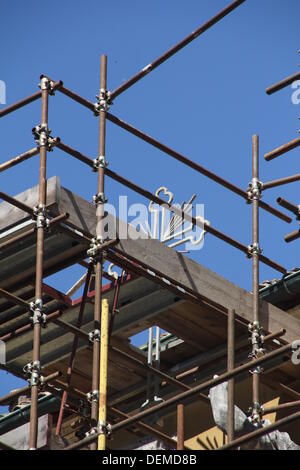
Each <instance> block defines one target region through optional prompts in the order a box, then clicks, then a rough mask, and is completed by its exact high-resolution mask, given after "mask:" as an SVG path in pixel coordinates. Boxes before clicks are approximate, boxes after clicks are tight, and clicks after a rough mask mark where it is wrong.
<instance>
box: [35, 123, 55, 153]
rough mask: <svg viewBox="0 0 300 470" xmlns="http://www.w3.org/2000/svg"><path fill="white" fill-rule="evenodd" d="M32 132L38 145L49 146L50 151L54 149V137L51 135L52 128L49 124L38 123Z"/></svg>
mask: <svg viewBox="0 0 300 470" xmlns="http://www.w3.org/2000/svg"><path fill="white" fill-rule="evenodd" d="M32 134H33V137H34V140H35V141H36V143H37V146H38V147H47V150H48V151H49V152H51V151H52V150H53V144H54V139H53V138H52V137H51V129H49V127H48V125H47V124H38V125H37V126H35V127H33V128H32Z"/></svg>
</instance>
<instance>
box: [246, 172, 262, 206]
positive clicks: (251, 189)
mask: <svg viewBox="0 0 300 470" xmlns="http://www.w3.org/2000/svg"><path fill="white" fill-rule="evenodd" d="M263 187H264V184H263V182H262V181H260V180H259V179H258V178H252V180H251V181H250V183H249V185H248V188H247V195H248V201H247V202H248V204H251V203H252V202H253V201H255V200H257V201H258V200H259V199H261V198H262V190H263Z"/></svg>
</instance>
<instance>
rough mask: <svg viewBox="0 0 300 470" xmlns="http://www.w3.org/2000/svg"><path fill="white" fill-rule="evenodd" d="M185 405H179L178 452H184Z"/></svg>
mask: <svg viewBox="0 0 300 470" xmlns="http://www.w3.org/2000/svg"><path fill="white" fill-rule="evenodd" d="M184 448H185V447H184V404H183V403H178V405H177V450H184Z"/></svg>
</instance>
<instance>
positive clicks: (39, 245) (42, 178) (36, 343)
mask: <svg viewBox="0 0 300 470" xmlns="http://www.w3.org/2000/svg"><path fill="white" fill-rule="evenodd" d="M41 93H42V113H41V126H45V127H46V128H48V100H49V89H48V87H47V86H46V84H45V79H43V78H42V79H41ZM46 165H47V139H45V140H44V141H43V142H40V169H39V188H38V206H39V208H40V209H41V208H45V207H46V202H47V201H46V199H47V186H46V184H47V183H46V178H47V175H46ZM44 238H45V233H44V226H43V224H40V225H39V224H37V242H36V277H35V302H36V305H37V304H39V303H41V302H42V286H43V263H44ZM40 341H41V324H40V319H38V320H36V321H34V325H33V355H32V356H33V358H32V360H33V364H36V365H37V368H39V369H40ZM38 393H39V385H38V384H32V385H31V407H30V433H29V449H32V450H36V448H37V437H38V435H37V433H38Z"/></svg>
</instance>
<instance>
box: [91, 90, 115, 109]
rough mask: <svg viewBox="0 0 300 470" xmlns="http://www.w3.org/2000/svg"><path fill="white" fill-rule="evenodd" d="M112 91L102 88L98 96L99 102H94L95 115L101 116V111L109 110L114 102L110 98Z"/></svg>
mask: <svg viewBox="0 0 300 470" xmlns="http://www.w3.org/2000/svg"><path fill="white" fill-rule="evenodd" d="M110 94H111V93H110V91H108V90H104V89H103V88H101V90H100V94H99V95H97V96H96V99H97V102H96V103H95V104H94V115H95V116H99V114H100V113H101V112H103V111H104V112H107V111H108V110H109V108H110V106H111V105H112V104H113V103H112V101H111V99H110Z"/></svg>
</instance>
